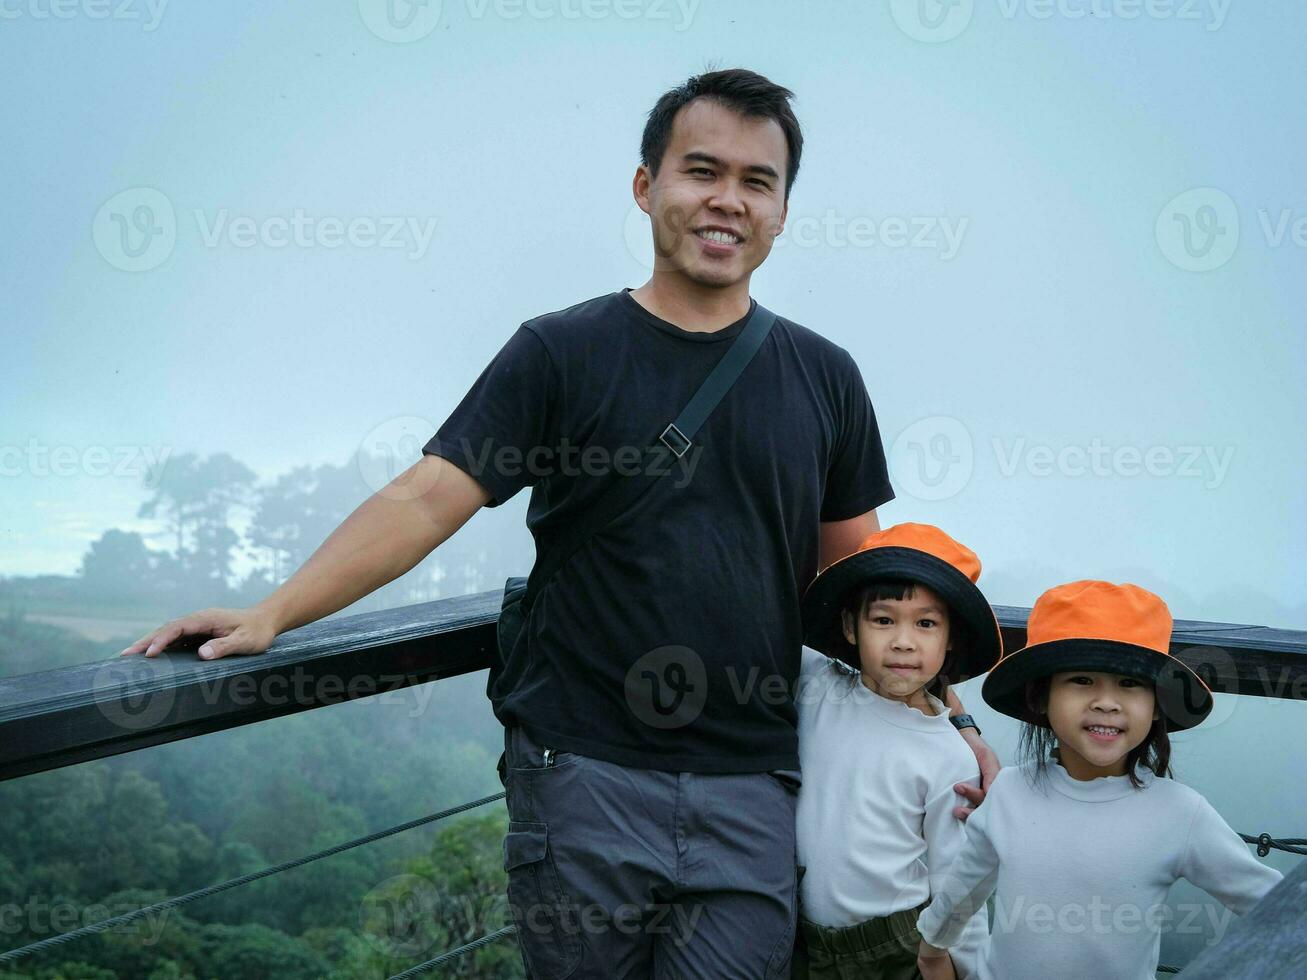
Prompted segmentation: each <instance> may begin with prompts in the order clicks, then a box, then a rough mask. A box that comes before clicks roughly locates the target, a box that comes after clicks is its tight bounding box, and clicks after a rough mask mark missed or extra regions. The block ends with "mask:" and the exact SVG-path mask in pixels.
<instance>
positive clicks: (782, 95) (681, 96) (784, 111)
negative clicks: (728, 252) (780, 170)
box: [640, 68, 803, 201]
mask: <svg viewBox="0 0 1307 980" xmlns="http://www.w3.org/2000/svg"><path fill="white" fill-rule="evenodd" d="M792 98H794V93H793V92H791V91H790V90H789V89H787V88H785V87H783V86H781V85H777V84H775V83H774V82H771V81H769V80H768V79H766V78H764V77H763V76H762V75H759V74H758V73H757V72H753V71H749V70H748V69H747V68H727V69H723V70H721V71H709V72H705V73H704V74H702V75H694V76H691V77H690V78H688V79H686V81H685V82H684V83H683V84H681V85H678V86H677V87H676V88H674V89H670V90H668V91H667V92H665V93H663V96H662V97H661V98H660V99H659V100H658V102H657V103H656V104H655V105H654V107H653V109H651V110H650V112H649V119H648V121H647V122H646V123H645V125H644V135H643V136H641V137H640V162H641V163H642V164H644V165H645V166H646V167H648V168H649V173H650V174H652V175H653V176H654V177H657V176H658V169H659V168H660V167H661V166H662V163H663V155H664V154H665V153H666V152H667V144H668V143H670V142H671V140H672V123H673V122H674V121H675V119H676V114H677V113H678V112H680V111H681V110H682V109H684V108H685V107H686V106H687V105H689V104H690V103H691V102H693V101H694V100H695V99H712V100H713V101H715V102H718V103H720V104H721V105H723V106H725V107H726V108H727V109H730V110H732V111H734V112H737V113H739V114H740V115H742V116H745V117H747V118H760V119H774V120H776V122H777V123H778V124H779V125H780V127H781V130H782V131H783V132H784V133H785V144H786V146H787V147H788V148H789V160H788V161H787V163H786V167H785V198H784V199H785V200H786V201H788V200H789V199H790V188H791V187H793V186H794V180H795V178H796V177H798V176H799V157H801V156H802V155H803V133H802V131H801V130H800V128H799V120H798V119H797V118H796V117H795V115H794V111H793V110H792V109H791V108H790V99H792Z"/></svg>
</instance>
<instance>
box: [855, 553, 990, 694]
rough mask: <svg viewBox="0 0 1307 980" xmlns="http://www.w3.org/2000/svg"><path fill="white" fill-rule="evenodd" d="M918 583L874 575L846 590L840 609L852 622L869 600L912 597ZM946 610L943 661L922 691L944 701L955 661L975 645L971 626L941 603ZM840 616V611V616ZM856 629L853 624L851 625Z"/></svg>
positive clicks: (864, 610)
mask: <svg viewBox="0 0 1307 980" xmlns="http://www.w3.org/2000/svg"><path fill="white" fill-rule="evenodd" d="M917 585H918V583H916V582H913V581H911V580H910V579H897V578H876V579H869V580H868V581H866V582H864V583H862V585H860V586H858V587H857V588H854V589H851V590H849V593H848V594H847V595H846V596H845V597H844V603H843V612H846V613H848V614H849V615H850V616H852V617H853V622H854V623H855V624H856V623H857V622H858V621H859V620H860V619H862V617H863V616H865V615H866V614H867V609H868V607H870V606H871V604H872V603H873V602H880V601H882V600H896V601H898V600H903V599H909V598H911V597H912V594H913V592H915V591H916V588H917ZM945 608H946V609H947V611H948V635H949V647H950V649H949V651H948V653H946V654H944V663H943V664H942V665H941V666H940V668H939V673H938V674H936V675H935V677H934V678H933V679H932V680H931V682H930V683H929V684H927V685H926V691H927V692H929V693H930V694H933V695H934V696H935V697H937V698H939V699H940V700H941V701H944V700H946V699H947V697H948V689H949V685H950V684H954V683H957V681H958V680H959V677H958V673H957V668H958V661H959V660H961V658H962V655H963V654H964V653H965V652H966V651H968V650H970V649H972V648H973V647H974V646H975V639H974V637H973V636H972V633H971V628H970V627H969V626H968V625H967V624H966V623H965V622H963V620H962V618H961V617H960V616H958V615H956V614H955V613H954V612H953V609H952V607H950V606H949V605H948V604H947V603H945ZM842 618H843V616H842V615H841V619H842ZM855 629H856V626H855ZM845 662H846V663H847V664H848V665H849V666H850V667H855V666H856V665H857V663H858V650H857V646H856V645H854V646H851V647H850V648H849V653H848V657H847V658H846V661H845Z"/></svg>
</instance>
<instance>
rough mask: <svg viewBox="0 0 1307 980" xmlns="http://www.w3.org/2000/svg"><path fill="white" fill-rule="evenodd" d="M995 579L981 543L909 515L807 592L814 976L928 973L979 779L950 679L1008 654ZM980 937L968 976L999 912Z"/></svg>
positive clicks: (806, 925)
mask: <svg viewBox="0 0 1307 980" xmlns="http://www.w3.org/2000/svg"><path fill="white" fill-rule="evenodd" d="M979 575H980V561H979V560H978V559H977V558H976V556H975V554H974V553H973V552H972V551H971V550H970V549H968V548H966V547H964V546H963V545H961V544H959V543H958V542H956V541H954V540H953V539H952V538H951V537H949V536H948V535H947V534H945V533H944V532H943V531H941V530H940V529H939V528H937V527H932V526H930V525H926V524H900V525H897V526H895V527H891V528H887V529H886V530H884V531H878V532H876V533H874V534H872V535H871V536H870V537H868V538H867V540H866V541H864V542H863V544H862V546H861V547H860V548H859V550H858V551H857V552H855V553H854V554H852V555H849V556H847V557H845V558H842V559H841V560H839V561H837V562H834V563H833V564H831V565H830V566H829V567H828V568H826V569H825V570H823V571H822V573H821V574H820V575H819V576H818V577H817V578H816V579H815V580H814V581H813V583H812V585H811V586H810V587H809V588H808V590H807V592H806V593H805V595H804V600H803V617H804V634H805V641H806V643H807V646H805V647H804V649H803V661H802V669H801V674H800V685H801V686H800V689H799V691H798V692H797V694H796V697H795V704H796V707H797V709H798V713H799V759H800V763H801V765H802V769H803V787H802V789H801V790H800V791H799V804H798V811H797V814H796V835H797V843H798V851H799V864H800V866H802V867H803V868H804V874H803V876H802V878H801V880H800V883H799V894H800V899H799V906H800V907H799V915H800V921H799V942H798V943H797V944H796V949H795V955H794V977H795V978H799V980H826V978H831V980H838V978H844V977H851V976H857V977H859V978H865V980H912V978H916V977H918V976H919V974H918V973H917V964H916V956H917V945H918V942H919V940H920V935H919V934H918V932H917V931H916V917H917V913H918V911H919V910H920V909H921V908H923V907H924V906H925V903H926V902H928V901H929V899H930V896H931V879H932V877H934V876H941V877H942V874H943V872H944V870H945V869H946V868H947V867H948V866H949V862H950V861H951V859H952V857H953V855H954V853H955V852H956V850H957V848H958V847H959V846H960V845H961V842H962V838H963V824H962V822H961V821H960V820H958V819H957V818H956V817H955V816H954V815H953V811H954V807H955V806H956V805H957V804H958V803H960V802H963V798H962V797H960V796H958V795H957V794H956V793H955V792H954V785H955V784H957V783H970V784H971V785H976V784H977V783H978V782H979V776H978V772H977V761H976V757H975V755H974V754H973V753H972V751H971V749H970V748H969V747H968V745H967V743H966V742H965V740H964V739H963V738H962V736H961V735H960V734H959V733H958V731H957V730H956V729H955V728H954V726H953V724H952V723H951V722H950V719H949V710H948V708H947V707H946V706H945V703H944V701H945V698H946V697H947V689H948V686H949V684H951V683H957V682H959V681H962V680H965V679H966V678H968V677H972V676H976V675H979V674H982V673H984V672H985V671H986V670H988V669H989V668H990V667H991V666H992V665H993V663H994V662H995V661H996V660H997V658H998V656H999V654H1000V652H1001V650H1002V638H1001V634H1000V633H999V629H998V623H997V621H996V620H995V618H994V613H993V610H992V609H991V608H990V606H989V603H988V602H987V601H986V600H985V597H984V596H983V595H982V594H981V592H980V590H979V589H978V588H977V587H976V580H977V578H978V577H979ZM984 807H985V805H982V806H981V807H980V811H983V810H984ZM980 811H977V812H980ZM970 819H973V820H974V819H975V817H974V815H973V816H972V817H971V818H970ZM965 932H966V935H965V936H964V937H962V939H961V941H960V942H959V943H958V945H957V946H955V947H954V949H953V950H952V951H951V952H952V957H953V959H954V960H956V961H957V970H958V974H959V975H960V976H962V977H963V978H966V977H968V976H970V975H971V973H972V970H973V968H974V966H973V965H974V963H975V962H976V960H977V959H978V948H979V946H980V945H981V944H982V943H984V942H985V939H986V936H985V932H986V919H985V910H984V909H983V908H982V909H980V910H979V912H978V913H977V914H976V915H974V916H972V917H971V921H970V922H969V923H967V924H966V929H965Z"/></svg>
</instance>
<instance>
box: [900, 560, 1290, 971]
mask: <svg viewBox="0 0 1307 980" xmlns="http://www.w3.org/2000/svg"><path fill="white" fill-rule="evenodd" d="M1026 636H1027V644H1026V646H1025V647H1023V648H1022V649H1020V650H1017V651H1016V652H1014V653H1011V654H1009V655H1008V656H1006V657H1003V658H1002V659H1001V660H1000V661H999V663H998V665H997V666H996V667H995V668H994V669H993V670H992V671H990V673H989V676H988V677H987V678H986V679H985V684H984V687H983V689H982V691H981V694H982V696H983V697H984V699H985V700H986V701H987V702H988V703H989V704H990V705H991V706H992V707H994V708H995V709H997V710H998V711H1001V712H1002V713H1003V714H1006V715H1009V716H1011V717H1013V718H1016V719H1018V720H1020V721H1021V722H1022V723H1023V729H1022V735H1021V753H1022V755H1023V756H1024V757H1025V759H1024V763H1025V764H1023V765H1022V766H1019V767H1017V768H1010V769H1004V770H1003V771H1002V772H1001V773H999V775H998V777H997V778H996V779H995V780H994V782H993V784H992V785H991V786H990V789H989V792H988V794H987V795H986V797H985V802H984V804H983V805H981V806H980V807H979V808H978V809H977V810H976V812H975V813H974V814H972V816H971V818H970V819H969V820H968V821H967V831H966V837H967V840H966V844H965V846H964V847H963V848H962V850H961V851H960V852H959V853H958V855H957V858H956V860H955V861H954V862H953V864H952V866H951V867H950V869H949V872H948V875H947V878H946V880H945V882H944V883H943V884H942V886H941V888H940V889H939V890H938V891H937V893H936V895H935V897H934V899H933V900H932V902H931V904H930V906H929V907H928V908H926V910H925V911H923V912H922V913H921V916H920V917H919V920H918V929H919V931H920V933H921V936H922V943H921V948H920V951H919V958H918V964H919V966H920V969H921V972H922V975H923V977H925V978H927V980H935V978H947V977H951V976H952V972H951V969H950V966H949V961H948V958H947V957H946V956H944V953H945V951H946V950H947V949H948V948H949V947H951V946H952V945H953V944H954V943H955V942H957V941H959V939H960V938H961V937H962V933H963V929H964V927H965V926H966V925H967V923H968V922H969V921H970V918H971V916H972V915H973V914H974V912H975V910H976V909H977V908H984V907H985V902H986V900H987V899H988V898H989V896H990V895H991V894H994V895H995V917H994V928H993V931H992V933H991V935H990V940H989V942H988V944H986V946H985V947H984V948H983V950H982V954H981V959H980V973H979V975H980V977H982V978H999V977H1002V978H1003V980H1026V978H1031V980H1033V978H1039V980H1046V978H1048V977H1057V978H1058V980H1080V978H1084V980H1089V978H1093V980H1103V978H1104V977H1110V978H1112V980H1152V977H1154V976H1155V974H1156V969H1157V959H1158V953H1159V949H1160V946H1161V932H1162V928H1163V922H1164V921H1165V919H1166V917H1167V915H1168V910H1167V907H1166V904H1165V900H1166V893H1167V890H1168V889H1169V888H1170V887H1171V885H1172V884H1173V883H1174V882H1175V881H1176V880H1177V879H1179V878H1185V879H1187V880H1189V881H1190V882H1192V883H1193V884H1195V885H1197V886H1198V887H1199V888H1202V889H1204V890H1205V891H1207V892H1208V893H1210V894H1211V895H1212V896H1214V897H1215V898H1217V899H1219V900H1220V901H1221V902H1222V904H1224V905H1225V906H1226V907H1227V908H1228V909H1230V910H1231V911H1233V912H1235V913H1236V914H1239V915H1242V914H1243V913H1245V912H1247V911H1248V910H1249V909H1251V908H1252V907H1253V906H1254V905H1255V904H1257V902H1258V901H1259V900H1260V899H1261V897H1262V896H1263V895H1264V894H1266V892H1267V891H1269V890H1270V889H1271V888H1272V887H1274V885H1275V884H1276V883H1277V882H1278V881H1279V880H1280V879H1281V877H1282V876H1281V875H1280V873H1279V872H1278V871H1276V870H1274V869H1273V868H1269V867H1267V866H1266V865H1264V864H1262V863H1261V862H1260V861H1258V860H1257V858H1255V857H1253V855H1252V854H1251V852H1250V851H1249V850H1248V846H1247V845H1246V844H1244V842H1243V840H1242V839H1241V838H1240V837H1239V835H1238V834H1237V833H1235V832H1234V831H1233V830H1232V829H1230V826H1229V825H1228V824H1227V823H1226V822H1225V820H1223V819H1222V818H1221V815H1220V814H1219V813H1217V812H1216V810H1215V809H1213V807H1212V806H1211V804H1209V803H1208V802H1207V801H1206V800H1205V799H1204V798H1203V797H1202V796H1201V795H1199V794H1198V793H1197V792H1195V791H1194V790H1193V789H1191V788H1189V787H1188V786H1184V785H1182V784H1181V783H1177V782H1175V780H1173V779H1171V778H1169V777H1170V775H1171V771H1170V755H1171V747H1170V741H1169V739H1168V737H1167V733H1168V732H1173V731H1179V730H1182V729H1186V728H1191V727H1193V726H1195V725H1197V724H1199V723H1200V722H1201V721H1202V720H1203V719H1204V718H1206V717H1207V715H1208V713H1209V712H1210V711H1211V709H1212V694H1211V691H1210V690H1208V688H1207V685H1205V684H1204V683H1203V682H1202V680H1201V679H1200V678H1199V677H1198V675H1197V674H1195V673H1194V672H1193V671H1192V670H1190V669H1189V667H1187V666H1186V665H1185V664H1183V663H1181V662H1180V661H1178V660H1177V659H1175V658H1174V657H1172V656H1171V655H1170V646H1171V613H1170V610H1168V609H1167V607H1166V603H1164V602H1163V601H1162V600H1161V599H1160V598H1158V597H1157V596H1156V595H1154V594H1153V593H1151V592H1149V591H1147V590H1145V589H1142V588H1140V587H1139V586H1137V585H1114V584H1112V583H1110V582H1099V581H1079V582H1071V583H1069V584H1067V585H1059V586H1057V587H1056V588H1053V589H1049V590H1048V591H1047V592H1045V593H1044V594H1043V595H1041V596H1040V597H1039V599H1038V600H1037V601H1036V602H1035V606H1034V608H1033V609H1032V610H1031V611H1030V619H1029V622H1028V623H1027V626H1026ZM1054 742H1055V743H1056V746H1055V747H1054Z"/></svg>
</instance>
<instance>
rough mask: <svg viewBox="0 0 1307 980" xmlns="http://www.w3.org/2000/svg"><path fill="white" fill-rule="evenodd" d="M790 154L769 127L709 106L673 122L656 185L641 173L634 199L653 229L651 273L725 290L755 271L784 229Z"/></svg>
mask: <svg viewBox="0 0 1307 980" xmlns="http://www.w3.org/2000/svg"><path fill="white" fill-rule="evenodd" d="M788 155H789V151H788V148H787V145H786V142H785V133H784V131H783V130H782V129H781V127H780V125H779V124H778V123H777V122H776V121H775V120H774V119H768V118H745V117H744V116H741V115H739V114H738V113H736V112H734V111H732V110H730V109H727V108H725V107H724V106H722V105H721V104H720V103H718V102H715V101H713V100H711V99H696V100H695V101H693V102H691V103H690V104H689V105H687V106H686V107H685V108H683V109H682V110H681V111H680V112H679V113H677V115H676V119H675V122H674V123H673V126H672V136H671V139H670V140H669V142H668V145H667V151H666V153H664V155H663V159H662V163H661V165H660V166H659V168H658V177H657V178H656V179H652V180H651V178H650V175H649V171H648V169H647V168H645V167H643V166H642V167H640V169H639V170H638V171H637V173H636V177H635V197H636V201H637V202H638V203H639V205H640V207H641V209H642V210H643V211H644V212H645V213H646V214H648V215H649V217H650V221H651V222H652V224H653V236H654V252H655V259H654V270H655V272H658V273H674V274H678V275H683V276H685V277H687V278H689V279H691V280H693V281H694V282H696V283H699V284H701V285H705V286H718V287H721V286H730V285H733V284H735V283H737V282H739V281H740V280H742V279H747V277H748V276H749V275H750V274H751V273H752V272H753V270H754V269H756V268H758V266H760V265H762V263H763V260H764V259H766V258H767V255H768V253H769V252H770V251H771V247H772V241H773V239H775V237H776V236H777V235H778V234H780V232H781V229H782V228H783V227H784V223H785V214H786V203H785V175H786V167H787V161H788Z"/></svg>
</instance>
